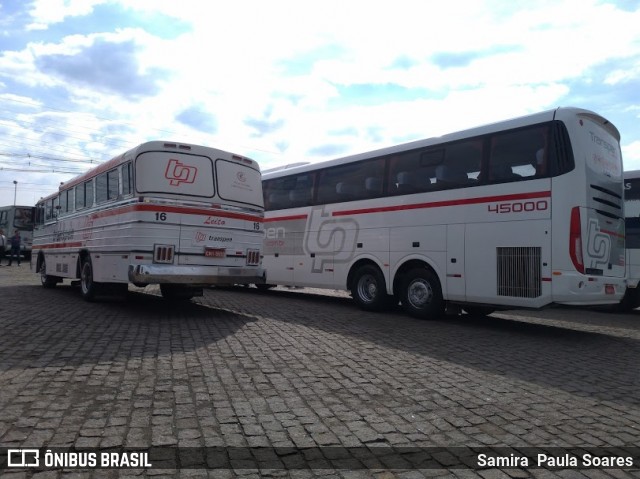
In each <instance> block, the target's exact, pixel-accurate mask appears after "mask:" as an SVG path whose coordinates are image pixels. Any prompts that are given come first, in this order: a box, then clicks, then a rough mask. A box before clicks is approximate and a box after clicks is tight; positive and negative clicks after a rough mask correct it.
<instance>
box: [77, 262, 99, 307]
mask: <svg viewBox="0 0 640 479" xmlns="http://www.w3.org/2000/svg"><path fill="white" fill-rule="evenodd" d="M99 289H100V286H99V284H98V283H96V282H95V281H93V265H92V264H91V258H90V257H89V256H87V257H86V258H85V260H84V261H83V262H82V266H81V267H80V292H81V293H82V297H83V298H84V299H85V301H95V299H96V296H97V295H98V291H99Z"/></svg>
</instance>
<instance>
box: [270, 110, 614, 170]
mask: <svg viewBox="0 0 640 479" xmlns="http://www.w3.org/2000/svg"><path fill="white" fill-rule="evenodd" d="M559 113H561V115H560V116H567V115H583V116H587V117H589V118H591V119H594V120H597V121H599V122H600V123H601V124H602V125H606V127H607V128H608V129H609V130H610V131H611V132H612V133H613V134H614V135H615V134H616V133H617V131H618V130H617V129H616V128H615V126H613V124H611V123H609V122H608V121H607V120H606V119H605V118H603V117H601V116H600V115H598V114H597V113H594V112H592V111H590V110H585V109H582V108H576V107H558V108H555V109H553V110H546V111H542V112H539V113H533V114H531V115H525V116H521V117H516V118H511V119H508V120H502V121H498V122H493V123H488V124H485V125H481V126H477V127H473V128H469V129H466V130H461V131H457V132H454V133H448V134H446V135H442V136H436V137H431V138H426V139H422V140H415V141H411V142H408V143H402V144H400V145H394V146H388V147H385V148H380V149H377V150H372V151H367V152H364V153H357V154H355V155H349V156H344V157H341V158H336V159H332V160H326V161H320V162H317V163H304V162H301V163H294V164H292V165H287V166H284V167H275V168H271V169H269V170H265V171H263V179H268V178H276V177H280V176H288V175H293V174H297V173H304V172H307V171H314V170H316V169H319V168H325V167H330V166H336V165H342V164H346V163H351V162H355V161H359V160H366V159H368V158H372V157H379V156H386V155H392V154H394V153H400V152H403V151H408V150H413V149H416V148H424V147H427V146H432V145H438V144H440V143H446V142H449V141H456V140H462V139H465V138H472V137H475V136H481V135H484V134H487V133H493V132H496V131H500V130H504V129H507V128H518V127H521V126H527V125H533V124H536V123H543V122H547V121H551V120H553V119H555V118H556V116H558V114H559ZM618 138H619V133H618Z"/></svg>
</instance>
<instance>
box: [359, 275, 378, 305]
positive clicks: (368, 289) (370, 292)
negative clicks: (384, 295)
mask: <svg viewBox="0 0 640 479" xmlns="http://www.w3.org/2000/svg"><path fill="white" fill-rule="evenodd" d="M358 296H359V297H360V299H361V300H362V301H363V302H365V303H371V302H373V301H374V300H375V299H376V297H377V296H378V282H377V281H376V279H375V278H374V276H373V275H370V274H365V275H364V276H362V277H361V278H360V280H359V281H358Z"/></svg>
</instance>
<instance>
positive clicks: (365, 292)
mask: <svg viewBox="0 0 640 479" xmlns="http://www.w3.org/2000/svg"><path fill="white" fill-rule="evenodd" d="M351 296H353V300H354V301H355V302H356V304H357V305H358V306H359V307H360V308H361V309H364V310H365V311H379V310H381V309H383V308H385V307H386V306H388V305H389V303H390V298H389V296H388V295H387V288H386V285H385V282H384V276H383V275H382V272H380V270H379V269H378V268H376V267H375V266H373V265H370V264H367V265H364V266H361V267H360V268H358V270H356V272H355V274H354V276H353V281H352V282H351Z"/></svg>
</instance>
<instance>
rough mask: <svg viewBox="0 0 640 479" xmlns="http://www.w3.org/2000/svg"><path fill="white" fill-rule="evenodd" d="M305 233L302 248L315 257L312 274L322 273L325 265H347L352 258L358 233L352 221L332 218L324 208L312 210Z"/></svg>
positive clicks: (355, 222)
mask: <svg viewBox="0 0 640 479" xmlns="http://www.w3.org/2000/svg"><path fill="white" fill-rule="evenodd" d="M327 218H331V219H327ZM306 231H307V233H306V234H305V239H304V248H305V250H306V251H307V253H309V254H312V253H313V254H314V255H315V257H314V259H313V264H312V266H311V272H312V273H322V271H323V270H324V266H325V263H329V264H331V263H347V262H348V261H350V260H351V258H353V255H354V253H355V250H356V242H357V239H358V231H359V225H358V222H357V221H355V220H354V219H351V218H340V219H336V218H332V217H331V216H330V214H329V213H327V212H326V211H324V207H320V208H313V209H312V210H311V214H310V215H309V222H308V225H307V228H306Z"/></svg>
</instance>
